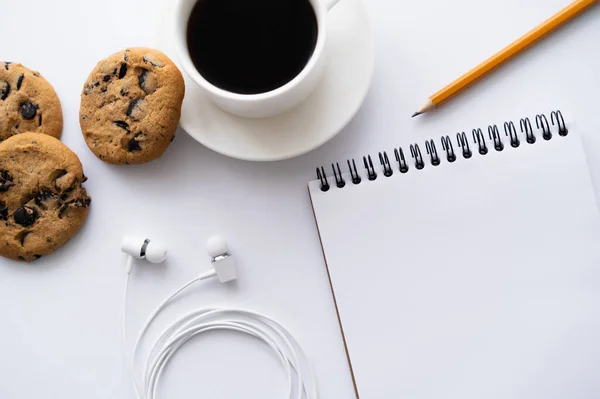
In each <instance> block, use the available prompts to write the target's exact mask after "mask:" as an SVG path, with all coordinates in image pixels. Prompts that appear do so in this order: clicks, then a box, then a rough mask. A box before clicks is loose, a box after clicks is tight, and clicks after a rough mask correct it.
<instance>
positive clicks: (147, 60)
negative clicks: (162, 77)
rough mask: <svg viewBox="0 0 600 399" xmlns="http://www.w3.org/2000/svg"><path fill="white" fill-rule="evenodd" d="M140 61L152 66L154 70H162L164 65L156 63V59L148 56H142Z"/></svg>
mask: <svg viewBox="0 0 600 399" xmlns="http://www.w3.org/2000/svg"><path fill="white" fill-rule="evenodd" d="M142 60H144V62H145V63H148V64H150V65H152V66H153V67H155V68H162V67H164V66H165V64H163V63H162V62H160V61H158V60H157V59H156V58H154V57H153V56H151V55H150V54H146V55H144V56H143V57H142Z"/></svg>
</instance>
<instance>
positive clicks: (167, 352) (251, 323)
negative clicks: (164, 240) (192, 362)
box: [121, 236, 317, 399]
mask: <svg viewBox="0 0 600 399" xmlns="http://www.w3.org/2000/svg"><path fill="white" fill-rule="evenodd" d="M206 249H207V252H208V255H209V256H210V259H211V265H212V267H211V268H210V269H209V270H208V271H206V272H204V273H202V274H200V275H199V276H196V277H195V278H193V279H192V280H190V281H189V282H187V283H186V284H184V285H182V286H181V287H180V288H179V289H177V290H176V291H175V292H174V293H173V294H171V295H170V296H168V297H167V298H166V299H165V300H163V301H162V302H161V303H160V304H159V306H158V307H157V308H156V309H155V311H154V312H153V313H152V314H151V315H150V317H149V318H148V319H147V321H146V322H145V323H144V326H143V327H142V329H141V331H140V333H139V334H138V335H137V336H136V339H135V343H134V346H133V351H131V352H129V353H128V354H127V355H126V359H127V362H128V368H129V371H130V373H131V380H132V382H133V387H134V390H135V394H136V397H137V398H138V399H155V398H156V397H157V390H158V384H159V381H160V377H161V374H162V372H163V371H164V369H165V367H166V365H167V364H168V363H169V361H170V360H171V358H172V357H173V356H174V355H175V354H176V353H177V351H179V350H180V349H181V348H182V347H183V346H184V345H185V344H186V343H187V342H188V341H189V340H191V339H193V338H194V337H196V336H198V335H200V334H203V333H206V332H209V331H215V330H228V331H234V332H238V333H242V334H247V335H250V336H252V337H255V338H257V339H259V340H260V341H262V342H263V343H265V344H266V345H268V346H269V347H270V348H271V349H272V350H273V351H274V352H275V354H276V355H277V358H278V360H279V361H280V363H281V365H282V367H283V369H284V371H285V374H286V377H287V382H288V390H287V398H288V399H303V398H305V399H317V391H316V382H315V378H314V375H313V371H312V369H311V367H310V364H309V363H308V360H307V358H306V355H305V354H304V351H303V350H302V348H301V347H300V345H299V344H298V342H297V341H296V339H295V338H294V337H293V336H292V334H290V333H289V332H288V331H287V330H286V329H285V328H284V327H283V326H281V325H280V324H279V323H277V322H276V321H274V320H273V319H271V318H269V317H267V316H265V315H262V314H260V313H257V312H253V311H249V310H244V309H228V308H220V309H219V308H204V309H195V310H192V311H190V312H189V313H187V314H186V315H184V316H183V317H181V318H180V319H178V320H175V321H174V322H173V323H172V324H171V325H169V326H168V327H167V328H166V329H165V330H164V331H163V332H162V333H161V334H160V335H159V337H158V339H156V340H155V342H154V343H153V344H152V345H151V346H150V348H151V349H150V353H149V354H148V355H147V357H146V358H145V361H144V363H143V365H144V366H143V379H142V381H141V383H140V381H139V380H138V378H136V373H135V368H136V367H135V366H136V359H137V357H138V354H139V353H138V352H139V351H140V346H141V343H142V342H143V341H144V338H145V337H146V334H147V332H148V330H149V329H150V327H151V326H152V323H153V322H154V320H155V319H156V318H157V317H158V316H159V315H160V314H161V312H162V311H163V310H164V309H165V308H166V307H167V306H168V305H169V304H170V303H171V302H172V301H173V300H174V299H175V298H176V297H177V296H179V295H180V294H181V293H182V292H183V291H185V290H186V289H188V288H189V287H190V286H192V285H194V284H195V283H197V282H200V281H203V280H207V279H210V278H213V277H216V278H218V280H219V281H220V282H221V283H228V282H230V281H234V280H236V279H237V273H236V267H235V259H234V258H233V257H232V256H231V254H230V253H229V248H228V245H227V241H226V240H225V239H224V238H223V237H221V236H214V237H212V238H210V239H209V240H208V242H207V243H206ZM121 251H123V252H124V253H126V254H127V255H128V257H127V281H126V285H125V303H124V309H123V342H124V346H125V350H126V351H127V350H128V349H127V334H126V332H127V329H126V322H127V298H128V292H129V281H130V276H131V273H132V271H133V268H134V263H135V260H136V259H146V260H147V261H148V262H151V263H161V262H163V261H164V260H165V259H166V258H167V249H166V248H165V247H164V246H163V245H162V244H161V243H160V242H157V241H152V240H150V239H148V238H139V237H124V238H123V240H122V241H121ZM129 355H130V356H129Z"/></svg>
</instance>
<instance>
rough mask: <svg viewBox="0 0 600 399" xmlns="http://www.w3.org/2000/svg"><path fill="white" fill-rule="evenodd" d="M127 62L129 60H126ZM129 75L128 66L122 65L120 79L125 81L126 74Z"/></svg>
mask: <svg viewBox="0 0 600 399" xmlns="http://www.w3.org/2000/svg"><path fill="white" fill-rule="evenodd" d="M125 61H127V60H125ZM126 73H127V64H125V63H122V64H121V68H119V79H123V78H124V77H125V74H126Z"/></svg>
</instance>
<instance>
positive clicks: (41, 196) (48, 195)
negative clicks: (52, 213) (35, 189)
mask: <svg viewBox="0 0 600 399" xmlns="http://www.w3.org/2000/svg"><path fill="white" fill-rule="evenodd" d="M53 198H56V194H54V193H53V192H52V191H50V190H48V189H42V190H41V191H40V192H39V193H37V194H36V196H35V197H34V201H35V204H36V205H37V206H41V207H45V205H44V203H45V202H46V201H47V200H49V199H53Z"/></svg>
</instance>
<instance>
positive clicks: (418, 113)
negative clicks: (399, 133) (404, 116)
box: [411, 112, 421, 118]
mask: <svg viewBox="0 0 600 399" xmlns="http://www.w3.org/2000/svg"><path fill="white" fill-rule="evenodd" d="M419 115H421V113H420V112H415V113H414V114H413V115H412V116H411V118H414V117H415V116H419Z"/></svg>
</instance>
